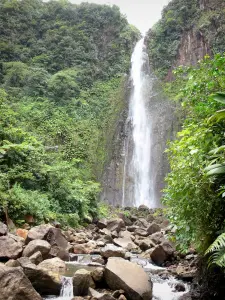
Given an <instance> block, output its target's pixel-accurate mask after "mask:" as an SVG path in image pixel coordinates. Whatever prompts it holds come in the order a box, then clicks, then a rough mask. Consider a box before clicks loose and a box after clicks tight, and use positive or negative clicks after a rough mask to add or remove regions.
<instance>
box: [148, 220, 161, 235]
mask: <svg viewBox="0 0 225 300" xmlns="http://www.w3.org/2000/svg"><path fill="white" fill-rule="evenodd" d="M160 230H161V228H160V226H159V225H158V224H156V223H155V222H153V223H151V224H150V225H149V226H148V228H147V232H148V234H149V235H150V234H153V233H156V232H159V231H160Z"/></svg>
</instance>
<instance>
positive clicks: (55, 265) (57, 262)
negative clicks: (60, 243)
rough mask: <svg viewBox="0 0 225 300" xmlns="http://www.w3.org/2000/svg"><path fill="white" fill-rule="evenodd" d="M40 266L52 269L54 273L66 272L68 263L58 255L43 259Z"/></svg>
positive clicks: (48, 269)
mask: <svg viewBox="0 0 225 300" xmlns="http://www.w3.org/2000/svg"><path fill="white" fill-rule="evenodd" d="M38 267H39V268H41V269H46V270H47V271H51V272H53V273H59V274H65V271H66V264H65V262H64V261H63V260H61V259H60V258H58V257H54V258H50V259H46V260H44V261H42V262H41V263H40V264H39V265H38Z"/></svg>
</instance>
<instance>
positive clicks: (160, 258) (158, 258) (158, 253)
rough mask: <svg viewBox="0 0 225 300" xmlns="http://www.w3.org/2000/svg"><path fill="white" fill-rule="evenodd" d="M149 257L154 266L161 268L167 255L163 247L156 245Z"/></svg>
mask: <svg viewBox="0 0 225 300" xmlns="http://www.w3.org/2000/svg"><path fill="white" fill-rule="evenodd" d="M150 257H151V259H152V261H153V262H154V263H155V264H156V265H159V266H161V265H162V264H163V263H164V262H165V261H166V259H167V254H166V253H165V251H164V249H163V247H162V246H161V245H158V246H156V247H155V248H154V249H153V251H152V253H151V255H150Z"/></svg>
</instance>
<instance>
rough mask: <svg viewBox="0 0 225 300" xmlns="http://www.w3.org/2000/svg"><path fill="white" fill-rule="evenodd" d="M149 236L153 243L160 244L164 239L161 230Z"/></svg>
mask: <svg viewBox="0 0 225 300" xmlns="http://www.w3.org/2000/svg"><path fill="white" fill-rule="evenodd" d="M150 238H151V240H152V241H153V243H155V244H161V243H162V242H164V241H165V240H166V239H165V238H164V236H163V234H162V232H156V233H153V234H152V235H150Z"/></svg>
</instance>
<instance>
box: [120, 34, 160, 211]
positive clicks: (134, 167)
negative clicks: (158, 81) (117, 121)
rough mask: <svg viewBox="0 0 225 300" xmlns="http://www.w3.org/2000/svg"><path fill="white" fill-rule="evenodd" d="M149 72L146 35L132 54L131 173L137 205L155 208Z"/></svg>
mask: <svg viewBox="0 0 225 300" xmlns="http://www.w3.org/2000/svg"><path fill="white" fill-rule="evenodd" d="M149 75H150V70H149V61H148V55H147V52H146V46H145V42H144V38H142V39H141V40H140V41H138V42H137V44H136V46H135V49H134V52H133V54H132V58H131V81H132V84H133V88H132V92H131V96H130V106H129V120H130V121H131V128H132V129H131V130H132V137H133V153H132V160H131V166H130V174H131V176H132V182H133V185H134V186H133V194H134V196H133V197H134V200H133V202H134V203H133V204H134V206H139V205H141V204H144V205H146V206H148V207H151V208H154V207H156V206H157V204H156V203H155V202H156V200H155V193H154V182H153V176H152V174H151V147H152V140H151V130H152V129H151V120H150V117H149V114H148V110H149V108H148V101H149V90H150V87H151V80H150V76H149ZM125 168H126V166H125ZM124 176H125V175H124ZM124 189H125V187H124Z"/></svg>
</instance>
